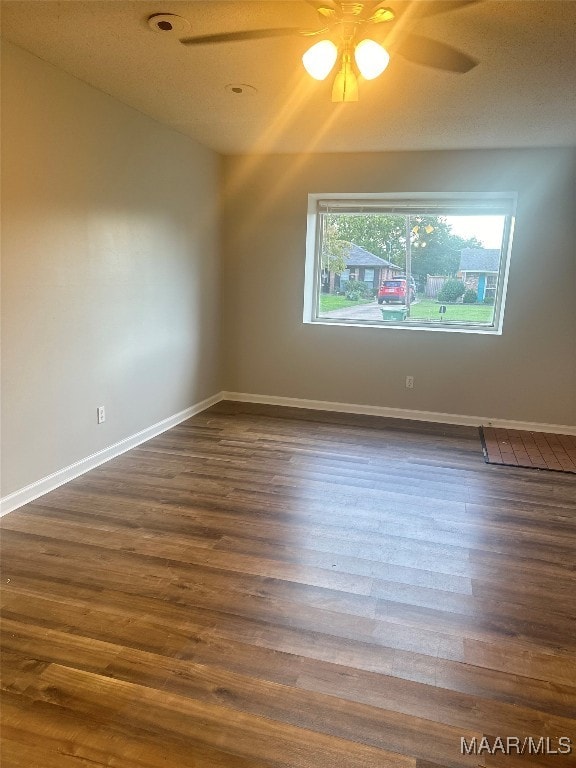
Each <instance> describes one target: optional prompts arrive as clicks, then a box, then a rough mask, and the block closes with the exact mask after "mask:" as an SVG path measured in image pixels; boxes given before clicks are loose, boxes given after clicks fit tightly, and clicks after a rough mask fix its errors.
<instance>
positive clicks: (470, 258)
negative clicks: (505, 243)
mask: <svg viewBox="0 0 576 768" xmlns="http://www.w3.org/2000/svg"><path fill="white" fill-rule="evenodd" d="M499 266H500V250H499V249H498V248H463V249H462V250H461V251H460V272H498V268H499Z"/></svg>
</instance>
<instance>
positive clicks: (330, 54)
mask: <svg viewBox="0 0 576 768" xmlns="http://www.w3.org/2000/svg"><path fill="white" fill-rule="evenodd" d="M337 58H338V48H337V47H336V46H335V45H334V43H333V42H332V41H331V40H321V41H320V42H319V43H315V44H314V45H313V46H312V47H311V48H308V50H307V51H306V53H305V54H304V55H303V56H302V64H304V69H305V70H306V72H308V74H309V75H310V76H311V77H313V78H314V79H315V80H325V79H326V78H327V77H328V75H329V74H330V72H331V71H332V69H333V67H334V64H336V59H337Z"/></svg>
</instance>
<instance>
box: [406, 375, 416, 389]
mask: <svg viewBox="0 0 576 768" xmlns="http://www.w3.org/2000/svg"><path fill="white" fill-rule="evenodd" d="M406 389H414V376H406Z"/></svg>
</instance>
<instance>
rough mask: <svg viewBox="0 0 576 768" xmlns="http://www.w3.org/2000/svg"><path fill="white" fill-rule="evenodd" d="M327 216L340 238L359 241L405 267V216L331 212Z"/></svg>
mask: <svg viewBox="0 0 576 768" xmlns="http://www.w3.org/2000/svg"><path fill="white" fill-rule="evenodd" d="M326 220H327V226H328V227H330V228H333V230H334V232H336V233H337V238H339V239H341V240H343V241H345V242H347V243H349V244H350V243H354V244H355V245H359V246H360V247H361V248H365V249H366V250H367V251H369V252H370V253H373V254H374V255H375V256H380V258H381V259H386V260H387V261H391V262H392V263H393V264H396V265H397V266H399V267H402V268H404V265H405V263H406V248H405V241H406V237H405V232H406V224H405V219H404V217H403V216H397V215H394V214H380V213H368V214H360V215H359V214H347V213H330V214H328V215H327V216H326Z"/></svg>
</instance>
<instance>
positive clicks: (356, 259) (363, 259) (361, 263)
mask: <svg viewBox="0 0 576 768" xmlns="http://www.w3.org/2000/svg"><path fill="white" fill-rule="evenodd" d="M346 266H347V267H391V268H392V269H402V267H398V266H397V265H396V264H392V262H390V261H387V260H386V259H381V258H380V256H376V255H375V254H373V253H370V251H367V250H366V249H365V248H362V247H361V246H359V245H356V244H355V243H351V244H350V252H349V253H348V257H347V259H346Z"/></svg>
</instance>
